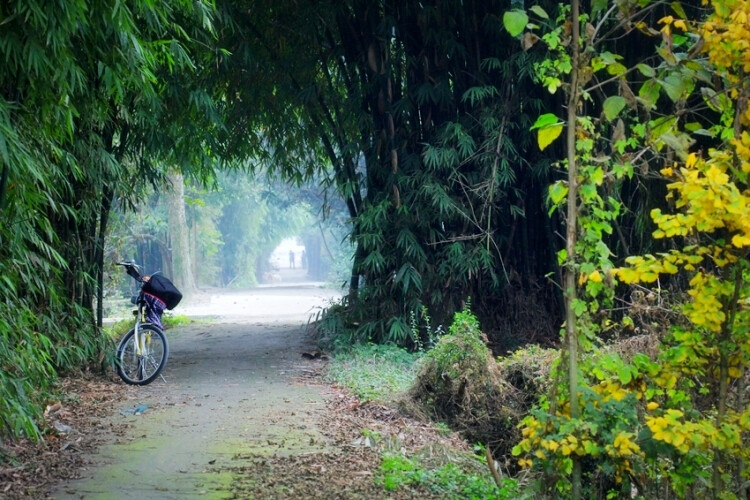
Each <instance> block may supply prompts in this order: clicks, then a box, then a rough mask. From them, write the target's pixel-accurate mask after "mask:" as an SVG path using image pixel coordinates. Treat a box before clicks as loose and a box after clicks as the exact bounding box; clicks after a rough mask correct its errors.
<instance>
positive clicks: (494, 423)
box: [409, 311, 526, 457]
mask: <svg viewBox="0 0 750 500" xmlns="http://www.w3.org/2000/svg"><path fill="white" fill-rule="evenodd" d="M486 342H487V339H486V337H485V335H484V334H483V333H482V332H481V331H480V329H479V326H478V323H477V320H476V318H475V317H474V316H472V315H471V314H470V313H468V312H466V311H464V312H461V313H458V314H456V317H455V319H454V322H453V325H452V326H451V328H450V332H449V334H448V335H445V336H443V337H441V339H440V340H439V341H438V344H437V345H436V346H435V347H434V348H433V349H432V350H431V351H430V352H429V353H427V354H426V355H425V356H424V358H423V359H422V361H421V366H420V369H419V371H418V373H417V379H416V382H415V384H414V386H413V387H412V389H411V391H410V394H409V395H410V397H411V400H412V401H414V402H415V403H416V405H417V407H418V409H419V410H421V411H422V412H424V413H425V414H427V416H428V417H429V418H431V419H433V420H437V421H439V422H445V423H446V424H447V425H448V426H450V427H451V428H452V429H454V430H456V431H458V432H460V433H461V435H462V436H463V437H464V438H465V439H467V440H468V441H469V442H472V443H482V444H484V445H486V446H488V447H489V448H490V450H491V451H492V452H493V454H494V455H495V456H497V457H500V456H504V455H509V453H510V448H512V446H513V445H514V444H515V443H516V442H517V440H518V430H517V429H516V425H517V424H518V421H519V420H520V418H522V417H523V415H524V412H523V409H524V408H525V403H524V401H525V399H526V397H525V395H524V394H521V393H520V392H519V391H518V390H516V389H515V388H514V387H513V386H511V385H510V384H508V383H507V382H506V381H505V380H504V378H503V369H502V367H501V365H499V364H498V363H497V362H496V361H495V359H494V358H493V356H492V353H491V352H490V350H489V349H488V348H487V346H486Z"/></svg>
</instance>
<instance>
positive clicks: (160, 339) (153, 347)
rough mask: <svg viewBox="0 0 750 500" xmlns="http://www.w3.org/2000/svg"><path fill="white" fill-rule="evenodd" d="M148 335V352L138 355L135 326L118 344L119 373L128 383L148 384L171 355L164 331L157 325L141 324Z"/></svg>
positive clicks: (143, 331) (117, 360)
mask: <svg viewBox="0 0 750 500" xmlns="http://www.w3.org/2000/svg"><path fill="white" fill-rule="evenodd" d="M140 329H141V331H142V333H143V334H145V335H146V339H147V340H146V342H147V346H145V347H146V353H145V354H144V355H141V356H138V355H137V354H136V350H135V340H134V337H135V328H133V329H131V330H130V331H129V332H128V333H127V334H125V336H124V337H123V338H122V340H121V341H120V344H119V345H118V346H117V357H116V360H115V362H116V363H117V374H118V375H119V376H120V378H121V379H122V380H123V382H125V383H126V384H130V385H147V384H150V383H151V382H153V381H154V380H155V379H156V377H158V376H159V374H160V373H161V371H162V370H163V369H164V366H165V365H166V364H167V358H168V357H169V344H168V343H167V337H166V335H164V332H163V331H161V329H160V328H159V327H157V326H154V325H150V324H144V325H141V326H140Z"/></svg>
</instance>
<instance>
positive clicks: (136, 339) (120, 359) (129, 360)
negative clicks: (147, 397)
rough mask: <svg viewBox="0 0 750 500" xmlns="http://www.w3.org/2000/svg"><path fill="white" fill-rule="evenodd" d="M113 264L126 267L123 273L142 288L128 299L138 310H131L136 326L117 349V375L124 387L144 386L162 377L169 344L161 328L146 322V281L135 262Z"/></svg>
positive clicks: (147, 306)
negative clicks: (128, 385) (124, 384)
mask: <svg viewBox="0 0 750 500" xmlns="http://www.w3.org/2000/svg"><path fill="white" fill-rule="evenodd" d="M116 264H117V265H118V266H123V267H125V272H127V273H128V275H129V276H131V277H132V278H133V279H134V280H135V281H136V282H137V283H139V284H140V287H141V288H140V291H139V293H138V295H137V296H136V297H133V298H132V299H131V301H132V302H133V303H134V304H135V305H136V306H137V309H135V310H134V311H133V314H134V315H135V325H134V326H133V328H132V329H131V330H130V331H129V332H128V333H126V334H125V336H124V337H123V338H122V340H121V341H120V343H119V345H118V346H117V354H116V358H115V359H116V361H115V362H116V364H117V374H118V375H119V376H120V378H121V379H122V380H123V381H124V382H125V383H126V384H130V385H147V384H150V383H151V382H153V381H154V380H155V379H156V377H158V376H159V375H160V374H161V371H162V370H163V369H164V366H165V365H166V364H167V357H168V356H169V344H168V343H167V337H166V335H164V332H163V331H162V329H161V328H159V326H157V325H155V324H153V323H151V322H149V321H148V320H147V317H146V315H147V312H148V308H149V305H148V303H147V302H146V298H145V295H144V291H143V287H144V285H145V284H146V283H147V281H148V279H146V278H144V277H143V276H142V275H141V268H140V266H138V264H136V263H135V262H127V261H126V262H116ZM162 380H164V376H162ZM165 382H166V380H165Z"/></svg>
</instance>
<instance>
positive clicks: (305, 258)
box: [301, 250, 307, 269]
mask: <svg viewBox="0 0 750 500" xmlns="http://www.w3.org/2000/svg"><path fill="white" fill-rule="evenodd" d="M301 259H302V269H307V253H306V252H305V251H304V250H302V257H301Z"/></svg>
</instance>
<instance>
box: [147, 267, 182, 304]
mask: <svg viewBox="0 0 750 500" xmlns="http://www.w3.org/2000/svg"><path fill="white" fill-rule="evenodd" d="M143 291H144V292H146V293H150V294H151V295H156V296H157V297H159V298H160V299H161V300H163V301H164V303H165V304H166V305H167V309H174V308H175V307H177V304H179V303H180V301H181V300H182V293H180V291H179V290H178V289H177V287H176V286H174V283H172V282H171V281H169V280H168V279H167V278H165V277H164V276H162V275H160V274H155V275H153V276H151V279H149V280H148V281H147V282H146V283H144V284H143Z"/></svg>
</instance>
